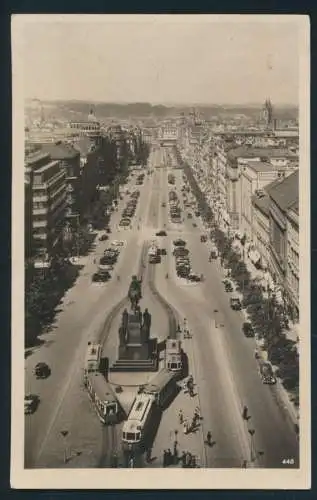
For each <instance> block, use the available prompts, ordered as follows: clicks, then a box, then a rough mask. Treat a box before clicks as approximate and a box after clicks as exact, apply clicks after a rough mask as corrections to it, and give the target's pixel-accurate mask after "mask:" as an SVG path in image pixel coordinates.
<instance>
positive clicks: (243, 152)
mask: <svg viewBox="0 0 317 500" xmlns="http://www.w3.org/2000/svg"><path fill="white" fill-rule="evenodd" d="M294 156H296V154H294V153H291V152H290V151H289V150H288V149H287V148H273V147H269V148H254V147H252V146H238V147H237V148H233V149H231V150H230V151H228V157H229V158H230V159H232V160H233V159H237V158H257V157H260V158H281V157H283V158H284V157H287V158H289V157H294Z"/></svg>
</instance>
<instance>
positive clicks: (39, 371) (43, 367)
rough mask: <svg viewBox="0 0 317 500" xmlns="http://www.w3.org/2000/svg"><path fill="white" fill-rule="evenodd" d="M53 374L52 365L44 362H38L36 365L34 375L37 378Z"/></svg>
mask: <svg viewBox="0 0 317 500" xmlns="http://www.w3.org/2000/svg"><path fill="white" fill-rule="evenodd" d="M50 374H51V369H50V367H49V366H48V365H47V364H46V363H43V362H40V363H37V364H36V365H35V367H34V375H35V376H36V378H47V377H49V376H50Z"/></svg>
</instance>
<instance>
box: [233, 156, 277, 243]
mask: <svg viewBox="0 0 317 500" xmlns="http://www.w3.org/2000/svg"><path fill="white" fill-rule="evenodd" d="M281 175H283V173H281V172H279V171H278V170H277V168H276V167H274V166H273V165H271V164H270V163H267V162H262V161H252V160H251V161H246V162H245V163H244V164H243V166H242V168H241V171H240V179H239V184H240V196H239V199H240V202H241V205H240V210H239V212H240V213H239V220H240V231H241V232H242V233H243V234H245V236H246V238H247V240H249V241H252V240H253V234H252V227H253V223H252V217H253V210H252V196H253V194H254V193H255V192H256V191H262V190H263V188H264V187H265V186H267V185H268V184H269V183H271V182H272V181H274V180H275V179H277V178H278V177H279V176H281Z"/></svg>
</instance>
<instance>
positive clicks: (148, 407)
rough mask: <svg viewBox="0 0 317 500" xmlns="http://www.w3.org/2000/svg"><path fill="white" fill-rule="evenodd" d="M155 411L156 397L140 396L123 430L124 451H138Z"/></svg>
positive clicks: (137, 397)
mask: <svg viewBox="0 0 317 500" xmlns="http://www.w3.org/2000/svg"><path fill="white" fill-rule="evenodd" d="M154 409H155V397H154V396H152V395H149V394H138V395H137V396H136V398H135V400H134V402H133V405H132V408H131V410H130V413H129V416H128V419H127V420H126V421H125V422H124V424H123V428H122V446H123V449H124V450H127V451H130V450H136V449H138V448H139V447H140V446H141V444H142V442H143V440H144V437H145V436H146V434H147V432H148V429H149V426H150V424H151V416H152V414H153V411H154Z"/></svg>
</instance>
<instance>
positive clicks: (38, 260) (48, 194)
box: [25, 152, 66, 267]
mask: <svg viewBox="0 0 317 500" xmlns="http://www.w3.org/2000/svg"><path fill="white" fill-rule="evenodd" d="M25 172H26V177H27V179H28V181H29V182H30V183H31V186H32V224H31V226H32V243H33V252H32V253H33V255H34V261H35V265H36V266H38V267H47V266H49V261H50V258H51V257H52V256H53V255H54V253H55V252H56V251H57V250H58V248H59V244H60V243H61V241H62V235H63V227H64V222H65V209H66V181H65V177H66V174H65V171H64V170H63V169H62V168H61V166H60V162H59V161H58V160H54V161H53V160H51V158H50V156H49V154H46V153H44V152H38V153H34V154H31V155H29V156H28V157H27V158H26V166H25Z"/></svg>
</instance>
